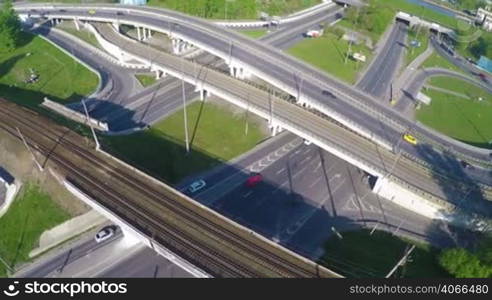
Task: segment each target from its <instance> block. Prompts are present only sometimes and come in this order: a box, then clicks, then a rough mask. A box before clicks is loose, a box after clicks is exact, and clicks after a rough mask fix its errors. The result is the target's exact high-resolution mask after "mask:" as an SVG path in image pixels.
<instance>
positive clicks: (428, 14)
mask: <svg viewBox="0 0 492 300" xmlns="http://www.w3.org/2000/svg"><path fill="white" fill-rule="evenodd" d="M369 2H370V3H371V4H373V5H381V6H386V7H389V8H391V9H392V10H393V11H394V12H398V11H403V12H406V13H409V14H411V15H414V16H417V17H419V18H422V19H424V20H427V21H430V22H435V23H439V24H441V25H443V26H445V27H448V28H450V29H455V28H456V26H457V22H456V19H455V18H453V17H451V16H447V15H445V14H442V13H439V12H436V11H433V10H431V9H428V8H425V7H424V6H422V5H418V4H415V3H410V2H408V1H406V0H390V1H388V0H370V1H369Z"/></svg>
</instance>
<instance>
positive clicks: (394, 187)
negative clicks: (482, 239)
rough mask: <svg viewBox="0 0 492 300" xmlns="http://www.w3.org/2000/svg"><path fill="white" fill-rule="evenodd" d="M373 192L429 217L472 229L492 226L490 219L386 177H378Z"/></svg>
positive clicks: (482, 229)
mask: <svg viewBox="0 0 492 300" xmlns="http://www.w3.org/2000/svg"><path fill="white" fill-rule="evenodd" d="M373 192H374V193H376V194H377V195H379V196H381V197H383V198H385V199H387V200H389V201H391V202H393V203H395V204H397V205H399V206H401V207H403V208H405V209H408V210H410V211H413V212H414V213H417V214H419V215H421V216H424V217H426V218H429V219H433V220H440V221H444V222H448V223H450V224H453V225H455V226H458V227H462V228H466V229H469V230H472V231H484V230H487V229H488V228H489V227H490V221H489V220H486V219H483V218H481V217H478V216H475V215H472V214H468V213H464V212H462V211H460V210H459V209H458V208H457V207H456V206H454V205H452V204H451V203H448V202H443V203H438V202H435V201H431V200H429V199H427V198H425V197H423V196H421V195H419V194H417V193H415V192H413V191H411V190H409V189H408V188H404V187H402V186H400V185H399V184H397V183H395V182H392V181H390V180H388V179H387V178H385V177H380V178H378V180H377V181H376V184H375V185H374V188H373Z"/></svg>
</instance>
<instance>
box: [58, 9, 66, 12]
mask: <svg viewBox="0 0 492 300" xmlns="http://www.w3.org/2000/svg"><path fill="white" fill-rule="evenodd" d="M59 12H67V10H66V9H60V10H59Z"/></svg>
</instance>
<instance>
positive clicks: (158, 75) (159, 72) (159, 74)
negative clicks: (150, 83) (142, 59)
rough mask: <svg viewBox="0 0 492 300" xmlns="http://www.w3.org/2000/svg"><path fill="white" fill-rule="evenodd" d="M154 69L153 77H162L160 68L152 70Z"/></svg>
mask: <svg viewBox="0 0 492 300" xmlns="http://www.w3.org/2000/svg"><path fill="white" fill-rule="evenodd" d="M154 71H155V79H160V78H161V77H162V71H161V70H154Z"/></svg>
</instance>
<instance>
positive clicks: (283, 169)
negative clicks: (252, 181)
mask: <svg viewBox="0 0 492 300" xmlns="http://www.w3.org/2000/svg"><path fill="white" fill-rule="evenodd" d="M285 170H286V168H282V169H280V170H278V171H277V172H275V174H276V175H279V174H281V173H283V172H285Z"/></svg>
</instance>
